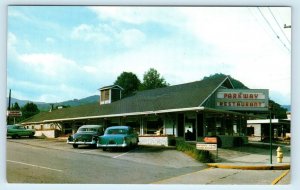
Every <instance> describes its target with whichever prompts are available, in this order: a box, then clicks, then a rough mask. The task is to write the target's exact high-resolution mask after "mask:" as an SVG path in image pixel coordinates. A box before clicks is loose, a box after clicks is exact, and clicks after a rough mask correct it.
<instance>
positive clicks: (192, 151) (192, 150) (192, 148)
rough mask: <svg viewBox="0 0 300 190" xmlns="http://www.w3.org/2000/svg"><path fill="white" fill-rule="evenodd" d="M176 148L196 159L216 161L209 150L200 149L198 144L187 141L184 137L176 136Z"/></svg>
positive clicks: (205, 161)
mask: <svg viewBox="0 0 300 190" xmlns="http://www.w3.org/2000/svg"><path fill="white" fill-rule="evenodd" d="M176 149H177V150H179V151H182V152H184V153H185V154H187V155H189V156H191V157H192V158H194V159H195V160H198V161H199V162H203V163H210V162H214V159H213V156H212V154H211V153H210V152H209V151H206V150H198V149H196V145H192V144H189V143H187V142H185V140H184V139H183V138H176Z"/></svg>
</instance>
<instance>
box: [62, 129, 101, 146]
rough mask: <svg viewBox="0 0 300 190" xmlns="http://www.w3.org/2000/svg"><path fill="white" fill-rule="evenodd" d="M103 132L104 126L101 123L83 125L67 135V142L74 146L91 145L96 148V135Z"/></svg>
mask: <svg viewBox="0 0 300 190" xmlns="http://www.w3.org/2000/svg"><path fill="white" fill-rule="evenodd" d="M103 133H104V128H103V126H101V125H83V126H81V127H79V129H78V130H77V132H76V133H75V134H74V135H71V136H69V138H68V140H67V143H68V144H72V145H73V147H74V148H78V145H91V146H93V147H95V148H96V147H97V141H98V137H99V136H101V135H103Z"/></svg>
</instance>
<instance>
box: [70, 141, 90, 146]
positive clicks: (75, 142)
mask: <svg viewBox="0 0 300 190" xmlns="http://www.w3.org/2000/svg"><path fill="white" fill-rule="evenodd" d="M67 144H78V145H80V144H82V145H85V144H87V145H92V144H96V141H88V142H84V141H67Z"/></svg>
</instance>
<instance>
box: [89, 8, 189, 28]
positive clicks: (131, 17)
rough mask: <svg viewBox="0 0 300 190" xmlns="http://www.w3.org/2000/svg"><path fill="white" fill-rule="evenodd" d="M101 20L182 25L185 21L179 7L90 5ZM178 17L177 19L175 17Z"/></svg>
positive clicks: (139, 23) (138, 23)
mask: <svg viewBox="0 0 300 190" xmlns="http://www.w3.org/2000/svg"><path fill="white" fill-rule="evenodd" d="M88 9H90V10H91V11H92V12H94V13H95V14H96V15H97V16H98V19H99V20H100V21H110V22H113V23H115V22H121V23H128V24H133V25H141V24H145V23H151V22H156V23H163V24H167V25H174V26H180V24H181V23H183V22H184V21H185V18H184V17H182V15H181V12H180V11H179V10H180V9H186V8H178V7H120V6H106V7H105V6H94V7H88ZM174 18H176V19H174Z"/></svg>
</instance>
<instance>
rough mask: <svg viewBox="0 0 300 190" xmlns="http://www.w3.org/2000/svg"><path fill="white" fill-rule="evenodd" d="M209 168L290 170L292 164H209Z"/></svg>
mask: <svg viewBox="0 0 300 190" xmlns="http://www.w3.org/2000/svg"><path fill="white" fill-rule="evenodd" d="M207 166H208V167H214V168H221V169H239V170H289V169H290V167H291V166H290V164H282V165H230V164H221V163H209V164H207Z"/></svg>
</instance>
